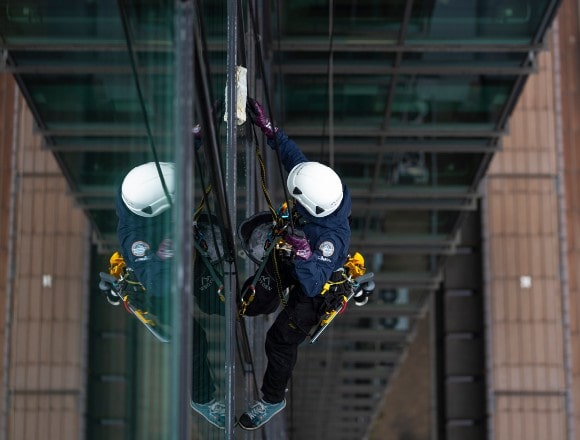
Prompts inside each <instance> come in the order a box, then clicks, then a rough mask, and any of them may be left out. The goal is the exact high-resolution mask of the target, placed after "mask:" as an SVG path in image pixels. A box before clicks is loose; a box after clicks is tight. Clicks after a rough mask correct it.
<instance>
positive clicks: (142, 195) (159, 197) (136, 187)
mask: <svg viewBox="0 0 580 440" xmlns="http://www.w3.org/2000/svg"><path fill="white" fill-rule="evenodd" d="M159 166H160V167H161V172H162V173H163V180H165V185H166V186H167V191H168V192H169V195H170V196H171V200H169V199H168V198H167V196H166V195H165V191H163V185H162V183H161V179H160V176H159V172H158V171H157V167H156V166H155V162H148V163H146V164H143V165H139V166H137V167H135V168H133V169H132V170H131V171H129V173H127V175H126V176H125V179H123V184H122V185H121V197H122V198H123V202H125V206H127V208H129V210H130V211H131V212H132V213H134V214H137V215H139V216H141V217H155V216H156V215H159V214H161V213H162V212H163V211H166V210H167V209H168V208H169V207H170V206H171V201H172V200H173V194H174V193H175V166H174V164H173V163H171V162H160V163H159Z"/></svg>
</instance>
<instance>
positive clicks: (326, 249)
mask: <svg viewBox="0 0 580 440" xmlns="http://www.w3.org/2000/svg"><path fill="white" fill-rule="evenodd" d="M318 249H320V252H322V255H323V256H325V257H330V256H332V254H334V244H332V243H331V242H330V241H323V242H322V243H320V246H318Z"/></svg>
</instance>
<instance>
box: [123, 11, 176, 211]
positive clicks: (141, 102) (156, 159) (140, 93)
mask: <svg viewBox="0 0 580 440" xmlns="http://www.w3.org/2000/svg"><path fill="white" fill-rule="evenodd" d="M117 5H118V6H119V12H120V15H121V24H122V25H123V33H124V34H125V42H126V43H127V50H128V51H129V61H130V63H131V70H132V72H133V79H134V80H135V88H136V89H137V95H138V97H139V105H140V106H141V112H142V113H143V119H144V123H145V129H146V130H147V139H148V140H149V145H150V147H151V153H152V154H153V161H154V162H155V167H156V168H157V174H159V179H160V181H161V186H162V187H163V192H164V193H165V197H167V200H168V201H169V205H170V206H173V199H172V198H171V194H170V193H169V189H168V188H167V184H166V182H165V178H164V177H163V173H162V172H161V165H160V164H159V157H158V155H157V148H156V147H155V140H154V139H153V132H152V130H151V126H150V125H149V116H148V115H147V108H146V106H145V98H144V97H143V91H142V89H141V83H140V82H139V75H138V73H137V61H136V60H135V51H134V50H133V43H132V42H131V35H130V32H129V24H128V23H129V17H128V15H127V9H126V7H125V3H124V1H123V0H118V1H117Z"/></svg>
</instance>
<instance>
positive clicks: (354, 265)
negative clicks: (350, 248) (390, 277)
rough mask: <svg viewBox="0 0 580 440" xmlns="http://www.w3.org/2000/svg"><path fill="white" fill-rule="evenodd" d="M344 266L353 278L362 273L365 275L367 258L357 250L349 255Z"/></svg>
mask: <svg viewBox="0 0 580 440" xmlns="http://www.w3.org/2000/svg"><path fill="white" fill-rule="evenodd" d="M344 267H345V268H346V270H347V271H348V274H349V275H350V276H351V277H353V278H358V277H360V276H361V275H364V274H365V272H366V271H367V269H366V267H365V259H364V257H363V256H362V255H361V254H360V253H359V252H355V253H354V255H353V256H352V257H350V256H349V257H348V260H346V263H344Z"/></svg>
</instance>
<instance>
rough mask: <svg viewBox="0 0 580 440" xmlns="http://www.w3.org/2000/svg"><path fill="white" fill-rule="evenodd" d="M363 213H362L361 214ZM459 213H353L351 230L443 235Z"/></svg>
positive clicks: (395, 211) (355, 232)
mask: <svg viewBox="0 0 580 440" xmlns="http://www.w3.org/2000/svg"><path fill="white" fill-rule="evenodd" d="M363 214H364V215H363ZM458 216H459V214H458V213H457V212H455V211H404V210H389V211H388V212H376V211H375V212H370V213H360V214H358V215H357V213H354V214H353V216H352V223H351V230H352V234H353V236H358V235H360V234H361V233H363V231H365V230H366V228H368V229H369V230H370V231H371V232H372V233H380V234H381V236H382V237H404V236H406V235H412V236H417V235H423V236H424V235H425V234H431V235H438V236H445V235H448V234H450V233H451V232H452V230H453V228H454V226H455V223H456V222H457V219H458Z"/></svg>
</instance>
